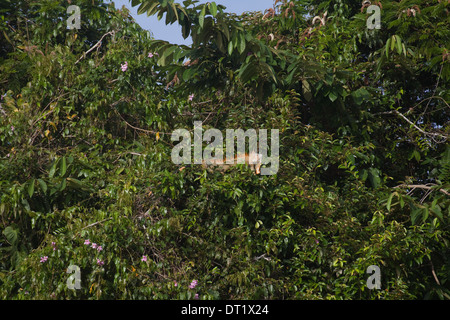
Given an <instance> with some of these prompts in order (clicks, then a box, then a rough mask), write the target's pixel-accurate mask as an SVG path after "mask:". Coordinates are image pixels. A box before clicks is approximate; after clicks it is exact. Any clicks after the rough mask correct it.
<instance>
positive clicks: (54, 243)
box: [52, 242, 56, 251]
mask: <svg viewBox="0 0 450 320" xmlns="http://www.w3.org/2000/svg"><path fill="white" fill-rule="evenodd" d="M52 247H53V251H55V250H56V242H52Z"/></svg>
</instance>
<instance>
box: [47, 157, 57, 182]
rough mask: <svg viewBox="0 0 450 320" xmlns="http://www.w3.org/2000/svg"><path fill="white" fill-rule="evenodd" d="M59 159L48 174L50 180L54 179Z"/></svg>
mask: <svg viewBox="0 0 450 320" xmlns="http://www.w3.org/2000/svg"><path fill="white" fill-rule="evenodd" d="M58 162H59V159H57V160H55V161H54V162H53V164H52V166H51V168H50V171H49V173H48V176H49V178H53V176H54V175H55V171H56V166H57V165H58Z"/></svg>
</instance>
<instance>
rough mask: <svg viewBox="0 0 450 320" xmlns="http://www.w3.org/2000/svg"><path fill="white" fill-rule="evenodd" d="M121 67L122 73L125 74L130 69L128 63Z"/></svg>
mask: <svg viewBox="0 0 450 320" xmlns="http://www.w3.org/2000/svg"><path fill="white" fill-rule="evenodd" d="M120 67H121V68H122V71H123V72H125V71H127V69H128V62H127V61H125V64H120Z"/></svg>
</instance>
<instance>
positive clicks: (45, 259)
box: [40, 256, 48, 263]
mask: <svg viewBox="0 0 450 320" xmlns="http://www.w3.org/2000/svg"><path fill="white" fill-rule="evenodd" d="M47 259H48V257H47V256H43V257H41V261H40V262H41V263H43V262H46V261H47Z"/></svg>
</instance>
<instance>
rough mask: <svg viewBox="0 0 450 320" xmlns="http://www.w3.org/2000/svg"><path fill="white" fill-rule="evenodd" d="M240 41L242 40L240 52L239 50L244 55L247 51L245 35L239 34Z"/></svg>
mask: <svg viewBox="0 0 450 320" xmlns="http://www.w3.org/2000/svg"><path fill="white" fill-rule="evenodd" d="M239 40H240V42H239V48H238V50H239V53H240V54H242V53H244V51H245V36H244V34H243V33H240V34H239Z"/></svg>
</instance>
